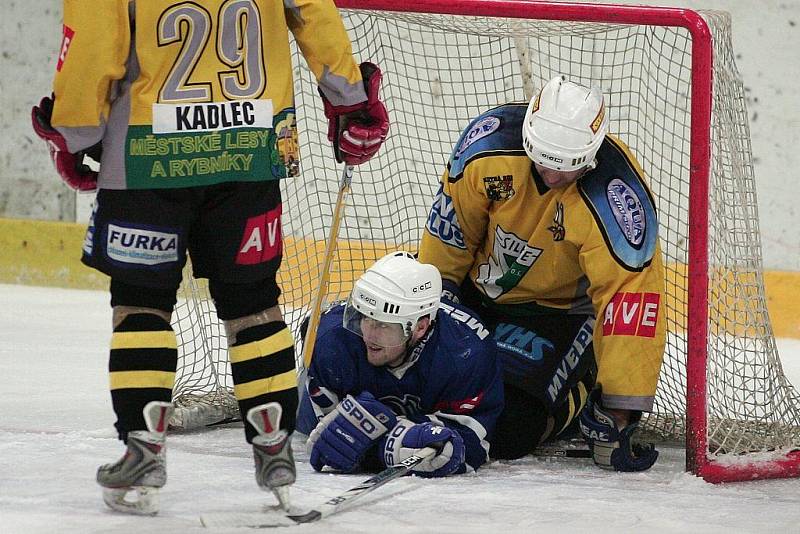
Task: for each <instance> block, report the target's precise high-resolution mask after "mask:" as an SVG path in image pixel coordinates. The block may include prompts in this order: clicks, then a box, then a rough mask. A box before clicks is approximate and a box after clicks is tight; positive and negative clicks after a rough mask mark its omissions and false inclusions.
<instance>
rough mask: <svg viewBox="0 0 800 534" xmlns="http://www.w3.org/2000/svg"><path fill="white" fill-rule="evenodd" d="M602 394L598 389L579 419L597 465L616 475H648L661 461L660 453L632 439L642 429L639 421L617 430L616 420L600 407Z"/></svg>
mask: <svg viewBox="0 0 800 534" xmlns="http://www.w3.org/2000/svg"><path fill="white" fill-rule="evenodd" d="M601 398H602V390H601V388H600V387H597V388H595V389H594V391H592V393H591V394H590V395H589V399H588V400H587V401H586V406H585V407H584V408H583V411H582V412H581V415H580V425H581V433H583V437H584V439H585V440H586V442H587V443H588V444H589V448H590V449H591V450H592V458H593V459H594V463H595V464H596V465H598V466H600V467H602V468H603V469H613V470H614V471H645V470H647V469H650V467H652V466H653V464H654V463H656V459H657V458H658V451H657V450H656V449H655V446H654V445H653V444H652V443H649V444H647V445H643V444H640V443H633V441H632V438H633V434H634V432H636V429H637V428H639V418H640V417H641V414H638V415H637V416H636V417H635V420H633V421H631V422H630V423H628V426H626V427H625V428H622V429H620V428H618V427H617V424H616V422H615V421H614V418H613V417H612V416H611V414H609V413H608V412H606V411H604V409H603V406H602V405H601V403H600V399H601Z"/></svg>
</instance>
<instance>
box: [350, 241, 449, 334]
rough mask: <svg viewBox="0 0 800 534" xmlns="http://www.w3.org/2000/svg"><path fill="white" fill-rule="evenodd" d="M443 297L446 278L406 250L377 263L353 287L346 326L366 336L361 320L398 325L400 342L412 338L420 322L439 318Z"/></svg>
mask: <svg viewBox="0 0 800 534" xmlns="http://www.w3.org/2000/svg"><path fill="white" fill-rule="evenodd" d="M441 294H442V276H441V274H439V270H438V269H437V268H436V267H434V266H433V265H429V264H425V263H420V262H418V261H417V260H416V259H415V258H414V256H412V255H411V254H410V253H408V252H405V251H399V252H392V253H391V254H387V255H386V256H384V257H383V258H381V259H379V260H378V261H376V262H375V263H374V264H373V265H372V267H370V268H369V269H367V271H366V272H365V273H364V274H362V275H361V277H360V278H359V279H358V280H357V281H356V283H355V285H354V286H353V291H352V293H350V298H349V299H348V301H347V304H346V306H345V309H344V317H343V326H344V327H345V328H346V329H348V330H350V331H351V332H355V333H356V334H358V335H360V336H362V337H363V335H362V332H361V320H362V319H364V318H366V319H372V320H374V321H379V322H380V323H384V324H389V325H391V324H397V325H400V326H401V328H398V329H397V331H398V336H397V338H398V339H397V342H396V343H390V344H387V346H391V345H402V344H404V343H405V342H406V341H408V339H409V338H410V337H411V333H412V331H413V328H414V326H416V324H417V321H419V320H420V319H422V318H423V317H430V318H431V319H433V318H434V317H436V312H437V311H438V309H439V302H440V300H441Z"/></svg>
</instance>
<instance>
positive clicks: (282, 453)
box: [247, 402, 297, 511]
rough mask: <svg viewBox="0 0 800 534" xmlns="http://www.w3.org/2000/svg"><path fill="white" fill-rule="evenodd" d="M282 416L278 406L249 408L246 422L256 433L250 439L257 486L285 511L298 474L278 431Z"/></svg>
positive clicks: (283, 433)
mask: <svg viewBox="0 0 800 534" xmlns="http://www.w3.org/2000/svg"><path fill="white" fill-rule="evenodd" d="M282 413H283V409H282V408H281V405H280V404H278V403H276V402H270V403H268V404H262V405H260V406H256V407H254V408H251V409H250V411H248V412H247V420H248V421H250V423H251V424H252V425H253V426H254V427H255V428H256V431H257V432H258V436H256V437H255V438H253V456H254V457H255V464H256V482H257V483H258V486H259V487H260V488H262V489H264V490H270V491H272V492H273V493H274V494H275V497H277V499H278V503H279V504H280V506H281V508H283V509H284V510H286V511H288V510H289V486H290V485H291V484H293V483H294V481H295V478H296V476H297V472H296V470H295V465H294V457H293V456H292V444H291V441H290V439H289V434H288V432H286V431H285V430H280V427H279V424H280V420H281V414H282Z"/></svg>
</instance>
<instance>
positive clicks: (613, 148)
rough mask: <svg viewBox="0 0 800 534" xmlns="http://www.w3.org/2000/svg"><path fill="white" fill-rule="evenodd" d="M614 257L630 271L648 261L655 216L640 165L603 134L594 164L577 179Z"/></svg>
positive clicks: (655, 233)
mask: <svg viewBox="0 0 800 534" xmlns="http://www.w3.org/2000/svg"><path fill="white" fill-rule="evenodd" d="M578 191H579V192H580V194H581V196H582V197H583V199H584V201H585V202H586V205H587V206H588V207H589V210H590V211H591V212H592V215H593V216H594V219H595V221H596V222H597V226H598V227H599V228H600V232H601V233H602V234H603V238H604V239H605V241H606V244H607V245H608V247H609V250H610V252H611V255H612V256H614V259H616V260H617V262H618V263H619V264H620V265H621V266H622V267H624V268H625V269H628V270H631V271H641V270H642V269H643V268H644V267H646V266H647V265H649V264H650V261H651V260H652V259H653V254H654V253H655V249H656V240H657V238H658V219H657V217H656V208H655V203H654V201H653V197H652V195H651V194H650V190H649V189H648V188H647V186H646V185H645V182H644V177H643V173H642V170H641V168H640V167H639V165H638V163H637V162H636V159H635V157H634V156H633V154H631V152H630V151H629V149H628V147H627V146H625V144H623V143H622V142H620V141H619V140H617V139H615V138H614V137H612V136H606V139H605V140H604V141H603V144H602V145H601V147H600V150H599V151H598V153H597V167H596V168H595V169H594V170H592V171H591V172H590V173H589V174H587V175H586V176H585V177H583V178H581V179H580V180H579V181H578Z"/></svg>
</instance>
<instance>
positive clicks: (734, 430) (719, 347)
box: [176, 0, 800, 482]
mask: <svg viewBox="0 0 800 534" xmlns="http://www.w3.org/2000/svg"><path fill="white" fill-rule="evenodd" d="M337 5H338V7H339V8H340V10H341V12H342V14H343V19H344V21H345V25H346V26H347V27H348V31H349V32H350V35H351V39H352V41H353V47H354V52H355V55H356V57H358V58H359V59H361V60H371V61H374V62H375V63H377V64H379V65H380V66H381V67H382V68H383V69H384V72H385V84H384V87H383V89H382V92H383V96H384V99H385V100H386V102H387V106H388V107H389V111H390V115H391V118H392V131H390V137H389V139H388V141H387V144H386V146H385V147H384V148H383V149H382V151H381V153H380V154H379V155H378V157H376V158H374V159H373V160H371V161H370V162H369V163H367V164H365V165H362V166H360V167H359V168H358V169H357V170H356V174H355V177H354V179H353V191H352V193H351V200H350V202H351V204H350V206H349V213H348V214H346V215H345V218H344V223H343V229H342V233H340V246H339V247H338V252H337V260H336V265H335V273H334V276H333V282H332V288H331V293H330V295H328V299H327V300H328V302H330V301H332V300H335V299H336V298H341V297H342V296H343V295H345V294H346V293H347V291H348V290H349V288H350V287H351V284H352V281H353V280H354V279H355V278H356V277H357V276H358V275H359V274H360V272H361V271H363V269H364V268H365V267H366V266H367V265H368V264H369V263H370V262H371V261H372V260H374V259H376V258H377V257H380V255H382V253H383V252H384V251H385V250H389V249H393V248H406V249H408V250H416V246H417V240H418V238H419V235H420V232H421V231H422V228H423V227H424V220H425V213H426V212H427V207H428V205H429V203H430V201H431V198H432V195H433V192H434V189H433V188H435V185H436V182H437V180H438V175H439V173H440V172H441V170H442V169H443V168H444V164H445V163H446V158H447V155H448V150H449V149H450V147H451V146H452V143H453V142H455V140H456V139H457V136H458V134H459V133H460V131H461V128H463V127H464V126H465V125H466V124H467V123H468V121H469V120H470V119H471V118H472V117H473V116H474V115H476V114H477V113H478V112H480V111H483V110H485V109H489V108H490V107H492V106H494V105H499V104H502V103H504V102H505V101H509V100H510V99H511V98H515V99H517V100H519V99H521V98H522V97H525V98H529V97H530V94H529V93H530V87H537V88H538V87H539V86H540V85H541V84H542V83H544V82H545V81H547V79H548V77H549V76H553V75H556V74H562V73H563V74H565V75H567V76H568V77H570V78H573V79H575V81H579V82H583V83H586V84H588V83H598V84H600V85H601V87H602V88H603V90H604V93H607V98H609V91H610V101H609V102H607V104H608V107H609V110H610V111H609V113H610V116H611V132H612V133H615V134H619V135H620V136H621V137H622V139H623V140H625V141H626V142H627V143H628V144H629V145H630V146H631V149H632V150H633V152H634V153H635V154H636V155H637V157H638V158H639V159H640V162H641V163H642V164H643V168H644V170H645V172H646V173H647V174H648V177H649V178H650V179H651V189H653V192H654V195H655V196H656V197H657V199H658V207H659V215H660V218H661V221H660V223H661V237H662V242H663V243H664V254H665V260H666V261H665V263H666V264H667V280H666V281H665V285H666V287H667V298H666V299H665V300H666V302H667V305H668V310H667V315H668V319H669V322H670V327H669V328H670V334H669V336H670V337H669V339H668V347H667V351H666V354H665V365H664V368H663V369H662V376H661V379H660V381H659V392H658V394H657V400H656V403H657V409H656V410H655V411H654V413H653V414H651V415H650V416H648V417H646V418H645V420H644V426H645V427H646V428H647V429H648V430H649V431H652V432H653V434H655V435H657V436H658V439H661V440H667V441H669V440H671V439H675V438H677V437H679V436H682V437H683V438H685V444H686V466H687V470H689V471H692V472H694V473H696V474H698V475H700V476H703V477H704V478H705V479H706V480H709V481H711V482H723V481H735V480H751V479H756V478H777V477H790V476H800V408H798V405H800V397H798V395H797V393H796V391H795V390H794V388H792V386H791V384H789V383H788V381H787V380H786V378H785V376H783V373H782V370H781V368H780V361H779V359H778V356H777V352H776V350H775V344H774V339H773V337H772V331H771V327H770V324H769V316H768V314H767V311H766V303H765V299H764V293H763V281H762V275H761V271H762V265H761V256H760V237H759V235H758V220H757V208H756V204H755V185H754V178H753V169H752V157H751V154H750V142H749V127H748V124H747V115H746V110H745V107H744V99H743V95H742V92H743V88H742V84H741V80H740V78H739V75H738V72H737V71H736V67H735V64H734V61H733V54H732V49H731V44H730V20H729V19H728V18H727V16H726V15H725V14H723V13H720V12H696V11H692V10H688V9H678V8H660V7H646V6H632V5H631V6H628V5H611V4H608V5H606V4H578V3H561V2H537V1H522V0H516V1H514V0H508V1H504V0H449V1H442V0H417V1H415V2H413V3H409V4H404V3H400V2H396V1H389V0H338V1H337ZM484 47H485V48H486V50H484V49H483V48H484ZM511 49H514V51H513V53H512V52H509V50H511ZM297 66H298V72H299V73H300V75H299V76H298V78H297V79H296V80H295V88H296V98H297V113H298V123H299V124H300V128H301V134H300V135H301V141H300V144H301V157H302V161H301V165H302V168H303V176H302V180H299V181H297V182H292V181H290V180H287V181H284V182H285V183H284V184H283V189H284V204H285V208H284V235H285V236H286V237H287V239H286V240H285V242H286V251H285V259H284V267H283V271H282V277H283V279H282V280H281V285H282V288H283V290H284V298H283V301H282V305H283V306H284V309H285V314H287V322H289V323H290V324H291V326H292V329H293V331H294V332H296V331H297V325H298V323H299V320H300V318H301V315H302V314H303V313H304V312H305V310H307V309H308V303H309V300H310V293H311V292H312V290H313V288H314V287H316V284H317V280H318V279H319V276H320V273H319V271H318V269H319V266H320V265H322V256H323V254H322V251H323V250H324V248H325V246H324V245H325V244H324V239H325V237H324V236H325V235H327V233H326V230H327V228H329V227H330V212H331V211H332V208H333V204H334V202H333V200H332V198H333V197H334V196H335V191H336V190H337V189H338V181H337V178H338V174H339V173H338V172H337V171H336V166H335V163H333V162H332V158H331V157H330V148H329V147H328V146H327V141H326V140H325V139H324V131H325V128H324V118H322V117H321V109H320V104H319V103H318V102H317V98H316V94H315V88H314V83H313V77H311V76H310V73H308V71H307V69H305V65H304V61H303V60H302V59H300V57H299V56H297ZM484 78H485V79H484ZM431 95H432V96H431ZM417 108H419V110H418V109H417ZM684 119H686V122H685V124H684V122H683V120H684ZM320 132H323V133H322V134H321V133H320ZM395 190H398V192H397V193H395ZM395 194H396V195H397V196H393V195H395ZM297 199H302V200H297ZM309 199H311V200H309ZM376 199H377V200H376ZM320 206H321V208H320ZM318 209H319V211H320V217H319V221H317V220H315V219H314V216H312V215H311V212H314V213H316V211H317V210H318ZM295 219H303V221H302V223H296V220H295ZM295 224H297V226H294V225H295ZM306 265H309V266H310V268H309V269H308V270H310V271H311V272H310V273H308V274H309V277H308V278H301V277H300V275H297V274H295V273H296V271H297V270H299V269H302V268H304V267H305V266H306ZM314 268H316V269H317V270H316V271H314ZM200 293H202V292H200ZM188 295H189V296H188V297H187V298H186V302H188V303H189V305H185V304H184V305H185V306H188V307H185V308H183V312H182V313H178V315H179V317H178V319H179V320H189V321H195V318H196V316H197V315H198V312H197V311H192V310H193V309H196V308H197V306H198V300H200V301H202V300H203V299H202V297H197V295H198V292H197V291H195V292H194V293H192V291H191V290H190V291H189V293H188ZM179 308H180V306H179ZM187 310H188V312H187ZM179 311H181V310H179ZM202 315H203V316H207V315H208V313H207V311H206V312H203V314H202ZM187 317H188V319H187ZM205 320H206V319H204V320H203V321H201V322H204V321H205ZM211 322H212V323H213V319H211ZM212 326H213V325H212ZM176 330H177V331H179V334H180V332H181V331H183V330H184V328H183V327H178V328H176ZM218 336H219V334H218V333H217V334H211V335H207V334H205V333H204V334H202V336H200V337H203V338H207V339H210V340H211V341H214V342H215V343H216V347H215V348H214V349H213V350H215V351H217V350H219V345H220V342H219V340H218V339H217V337H218ZM197 338H198V336H193V339H187V340H186V343H187V344H188V345H192V344H193V343H197ZM298 341H299V340H298ZM181 342H182V344H183V343H184V341H183V339H182V341H181ZM203 343H205V342H203ZM298 345H299V343H298ZM193 351H195V352H196V351H197V349H196V348H193V346H192V347H188V348H187V349H186V350H184V351H183V352H185V353H186V354H191V353H192V352H193ZM223 352H224V349H223ZM301 353H302V351H301V350H300V349H299V348H298V350H297V351H296V354H298V355H300V354H301ZM206 354H208V352H206ZM189 358H190V357H189ZM212 360H213V361H212ZM187 361H188V360H187ZM209 362H210V363H209ZM181 365H182V366H183V369H184V371H185V372H184V373H183V376H185V377H186V378H185V382H183V383H184V384H186V383H188V384H193V380H195V379H196V378H197V377H198V376H199V374H200V373H201V372H200V371H198V370H196V369H208V368H209V366H211V368H212V369H213V373H212V374H213V375H214V376H221V375H224V373H225V364H224V355H223V356H219V355H214V356H213V357H208V358H206V360H205V363H204V362H203V361H200V363H199V364H198V363H197V362H191V363H190V364H186V363H182V364H181ZM186 369H188V371H186ZM179 375H181V372H180V370H179ZM182 380H184V379H183V378H179V383H181V381H182ZM181 387H182V386H181V384H179V386H178V387H177V388H176V393H180V392H181V391H182V390H181ZM204 388H206V385H205V383H203V384H201V385H200V386H198V389H200V390H203V389H204ZM184 390H186V391H191V390H192V387H185V388H184Z"/></svg>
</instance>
